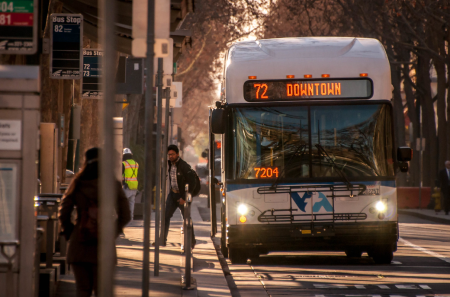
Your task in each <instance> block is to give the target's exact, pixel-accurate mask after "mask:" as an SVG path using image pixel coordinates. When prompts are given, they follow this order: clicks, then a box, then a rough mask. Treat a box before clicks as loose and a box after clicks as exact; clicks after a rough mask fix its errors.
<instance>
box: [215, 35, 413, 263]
mask: <svg viewBox="0 0 450 297" xmlns="http://www.w3.org/2000/svg"><path fill="white" fill-rule="evenodd" d="M391 95H392V92H391V75H390V67H389V61H388V58H387V56H386V53H385V51H384V48H383V46H382V45H381V44H380V42H379V41H378V40H376V39H367V38H348V37H320V38H316V37H307V38H279V39H267V40H257V41H244V42H238V43H235V44H234V45H232V46H231V47H230V49H229V51H228V53H227V55H226V57H225V69H224V76H223V82H222V95H221V100H220V101H218V102H216V108H215V109H212V110H211V113H210V129H211V133H213V134H221V137H222V139H221V141H222V149H221V162H222V164H221V168H222V171H221V174H222V175H221V181H222V183H221V184H222V189H223V196H221V197H220V199H221V202H222V211H221V214H220V215H221V221H222V226H221V245H222V253H223V254H224V255H225V256H226V257H228V256H229V258H230V260H231V262H232V263H243V262H245V261H246V260H247V259H248V258H252V257H258V256H259V255H260V254H266V253H268V252H271V251H316V250H317V251H343V252H345V253H346V254H347V256H349V257H361V255H362V253H363V252H367V253H368V255H369V256H371V257H372V258H373V260H374V261H375V263H385V264H387V263H391V260H392V258H393V253H394V251H396V249H397V240H398V237H399V229H398V222H397V191H396V182H395V175H396V173H397V172H398V171H400V170H401V171H407V170H408V163H407V162H408V161H410V159H411V157H412V151H411V149H410V148H408V147H401V148H398V149H396V148H395V147H394V146H395V141H394V127H393V125H394V124H393V112H392V105H391V101H390V99H391ZM211 139H213V137H211Z"/></svg>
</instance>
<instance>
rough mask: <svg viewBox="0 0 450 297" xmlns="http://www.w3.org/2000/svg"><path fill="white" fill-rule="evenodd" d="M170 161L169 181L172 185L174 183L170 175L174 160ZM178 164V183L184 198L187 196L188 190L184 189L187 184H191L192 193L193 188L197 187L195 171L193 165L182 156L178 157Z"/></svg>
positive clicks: (190, 190) (190, 191)
mask: <svg viewBox="0 0 450 297" xmlns="http://www.w3.org/2000/svg"><path fill="white" fill-rule="evenodd" d="M168 162H169V170H168V171H169V182H170V185H171V184H172V180H171V176H170V168H171V167H172V162H170V161H168ZM175 164H176V165H177V184H178V189H179V190H180V194H181V197H183V199H184V198H185V197H186V192H185V190H184V188H185V185H186V184H189V193H192V190H193V189H194V187H195V173H194V170H193V169H192V167H191V166H190V165H189V164H188V163H186V161H184V160H183V159H181V158H178V160H177V161H176V162H175Z"/></svg>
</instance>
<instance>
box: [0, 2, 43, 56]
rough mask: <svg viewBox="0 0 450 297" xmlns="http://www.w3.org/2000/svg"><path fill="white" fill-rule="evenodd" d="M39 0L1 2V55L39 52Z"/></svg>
mask: <svg viewBox="0 0 450 297" xmlns="http://www.w3.org/2000/svg"><path fill="white" fill-rule="evenodd" d="M36 7H37V0H7V1H5V0H0V54H14V55H17V54H19V55H33V54H35V53H36V51H37V27H38V25H37V9H36Z"/></svg>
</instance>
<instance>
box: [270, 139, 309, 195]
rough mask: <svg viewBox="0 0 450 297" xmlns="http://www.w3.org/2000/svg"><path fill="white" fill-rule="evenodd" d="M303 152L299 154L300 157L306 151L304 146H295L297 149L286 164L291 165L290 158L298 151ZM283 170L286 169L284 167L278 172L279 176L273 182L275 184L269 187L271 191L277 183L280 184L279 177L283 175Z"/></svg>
mask: <svg viewBox="0 0 450 297" xmlns="http://www.w3.org/2000/svg"><path fill="white" fill-rule="evenodd" d="M300 150H303V151H302V153H301V154H300V157H301V156H303V154H304V153H305V150H306V144H302V145H299V146H297V149H296V150H295V152H294V154H292V156H291V157H290V158H289V160H288V161H287V163H288V164H289V163H291V161H292V158H293V157H294V156H295V155H296V154H297V153H298V152H299V151H300ZM284 168H286V166H283V169H282V170H281V172H280V175H278V177H277V179H276V180H275V182H274V183H273V184H272V185H271V186H270V188H271V189H275V187H276V186H277V185H278V183H279V182H280V179H281V176H282V175H283V173H284Z"/></svg>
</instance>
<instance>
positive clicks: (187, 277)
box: [184, 184, 192, 289]
mask: <svg viewBox="0 0 450 297" xmlns="http://www.w3.org/2000/svg"><path fill="white" fill-rule="evenodd" d="M185 191H186V197H185V199H186V201H185V203H184V222H185V224H184V239H185V240H184V254H185V263H184V264H185V269H184V281H185V289H189V288H190V287H191V255H192V251H191V248H192V247H191V245H192V242H191V238H192V233H191V232H192V220H191V201H192V196H191V194H190V193H189V185H188V184H186V186H185Z"/></svg>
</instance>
